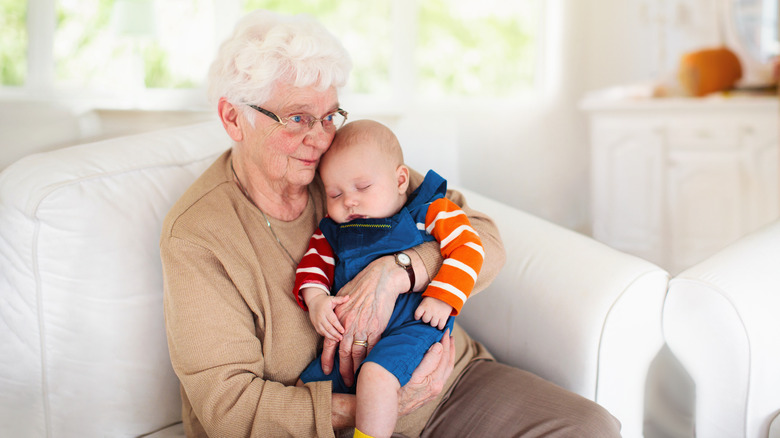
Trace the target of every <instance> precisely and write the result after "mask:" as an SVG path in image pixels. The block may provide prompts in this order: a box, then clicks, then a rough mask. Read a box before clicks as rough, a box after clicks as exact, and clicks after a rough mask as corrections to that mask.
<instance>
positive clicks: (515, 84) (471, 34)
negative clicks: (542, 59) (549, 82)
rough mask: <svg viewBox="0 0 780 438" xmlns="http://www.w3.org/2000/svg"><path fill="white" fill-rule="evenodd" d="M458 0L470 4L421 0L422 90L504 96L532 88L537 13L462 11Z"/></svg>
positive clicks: (419, 65)
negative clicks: (532, 26) (454, 5)
mask: <svg viewBox="0 0 780 438" xmlns="http://www.w3.org/2000/svg"><path fill="white" fill-rule="evenodd" d="M454 3H460V4H461V5H467V4H469V3H472V2H453V1H452V0H425V1H421V2H420V15H419V22H420V26H419V34H418V41H417V54H416V55H417V56H416V60H417V68H418V71H417V80H418V88H419V89H420V91H421V92H422V93H423V94H425V95H428V96H437V97H438V96H447V95H450V96H451V95H456V96H482V97H500V96H507V95H512V94H517V93H518V92H522V91H525V90H527V89H529V88H531V87H532V86H533V80H534V70H535V68H536V66H535V59H534V57H535V52H534V49H535V44H534V37H533V34H534V32H535V29H531V28H530V24H529V22H532V20H533V19H535V18H536V16H537V14H536V13H533V14H529V13H526V15H522V14H520V13H508V12H510V11H507V10H503V9H502V10H498V11H490V12H486V11H484V8H483V10H482V13H475V12H474V11H464V10H460V11H458V9H457V8H455V7H453V4H454ZM526 4H528V5H533V2H531V1H527V2H526ZM469 7H473V6H471V5H469ZM476 8H479V6H476Z"/></svg>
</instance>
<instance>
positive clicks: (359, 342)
mask: <svg viewBox="0 0 780 438" xmlns="http://www.w3.org/2000/svg"><path fill="white" fill-rule="evenodd" d="M352 344H353V345H360V346H361V347H366V348H368V341H355V342H353V343H352Z"/></svg>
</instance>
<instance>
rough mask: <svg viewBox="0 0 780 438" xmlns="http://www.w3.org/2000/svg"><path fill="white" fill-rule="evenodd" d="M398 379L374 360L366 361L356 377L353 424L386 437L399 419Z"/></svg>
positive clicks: (364, 431)
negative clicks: (355, 407)
mask: <svg viewBox="0 0 780 438" xmlns="http://www.w3.org/2000/svg"><path fill="white" fill-rule="evenodd" d="M400 388H401V385H400V384H399V383H398V379H397V378H396V377H395V376H394V375H393V374H391V373H390V372H389V371H387V370H386V369H384V368H382V367H381V366H380V365H378V364H376V363H374V362H366V363H364V364H363V367H362V368H361V369H360V374H359V375H358V381H357V411H356V413H355V423H356V424H355V426H356V427H357V429H358V430H360V431H361V432H363V433H365V434H367V435H370V436H372V437H377V438H379V437H389V436H390V435H392V434H393V430H394V429H395V422H396V420H397V419H398V390H399V389H400Z"/></svg>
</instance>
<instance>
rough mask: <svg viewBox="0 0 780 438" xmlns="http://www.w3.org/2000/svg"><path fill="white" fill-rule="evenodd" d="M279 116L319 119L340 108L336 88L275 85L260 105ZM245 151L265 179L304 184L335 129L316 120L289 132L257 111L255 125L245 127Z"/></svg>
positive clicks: (328, 144) (310, 175) (270, 181)
mask: <svg viewBox="0 0 780 438" xmlns="http://www.w3.org/2000/svg"><path fill="white" fill-rule="evenodd" d="M260 106H261V107H262V108H263V109H265V110H267V111H270V112H272V113H274V114H276V115H277V116H279V117H280V118H281V119H282V120H283V121H285V120H286V119H287V118H288V117H291V116H295V115H301V114H310V115H312V116H314V117H315V118H317V119H319V118H321V117H324V116H325V115H327V114H330V113H332V112H334V111H336V110H337V109H338V107H339V103H338V95H337V93H336V90H335V88H329V89H327V90H325V91H318V90H316V89H314V88H312V87H309V88H297V87H293V86H290V85H286V84H278V85H277V87H276V89H275V91H274V93H273V95H272V96H271V99H269V100H268V101H267V102H265V103H264V104H262V105H260ZM246 134H247V136H246V141H245V142H244V144H243V145H242V149H244V152H245V153H246V154H248V158H249V159H250V160H251V161H252V163H253V164H254V165H255V167H256V168H257V169H258V170H259V172H260V173H261V174H262V175H263V176H264V177H265V178H266V179H267V182H268V183H270V184H272V185H275V186H281V187H282V188H287V187H300V186H306V185H308V184H309V183H311V182H312V180H313V179H314V174H315V171H316V169H317V165H318V164H319V162H320V157H321V156H322V154H323V153H325V151H326V150H327V149H328V147H329V146H330V143H331V142H332V141H333V136H334V135H335V130H325V129H324V128H323V126H322V124H321V123H320V122H315V123H314V125H313V126H312V128H311V129H310V130H304V131H303V132H297V133H296V132H290V131H289V130H288V129H287V128H285V126H283V125H282V124H280V123H278V122H277V121H276V120H275V119H273V118H271V117H269V116H267V115H265V114H263V113H260V112H259V111H258V112H257V114H256V116H255V127H254V128H252V127H251V126H247V129H246Z"/></svg>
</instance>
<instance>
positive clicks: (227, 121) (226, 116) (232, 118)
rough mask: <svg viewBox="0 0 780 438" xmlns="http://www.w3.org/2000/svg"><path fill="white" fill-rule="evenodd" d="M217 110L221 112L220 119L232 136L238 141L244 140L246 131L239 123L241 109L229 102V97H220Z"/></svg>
mask: <svg viewBox="0 0 780 438" xmlns="http://www.w3.org/2000/svg"><path fill="white" fill-rule="evenodd" d="M217 111H218V112H219V120H220V121H221V122H222V126H223V127H224V128H225V132H227V134H228V135H229V136H230V138H231V139H232V140H233V141H236V142H239V141H241V140H243V139H244V133H243V131H242V130H241V126H239V124H238V117H239V109H238V108H236V106H235V105H233V104H232V103H230V102H228V100H227V98H225V97H220V98H219V104H218V105H217Z"/></svg>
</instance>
